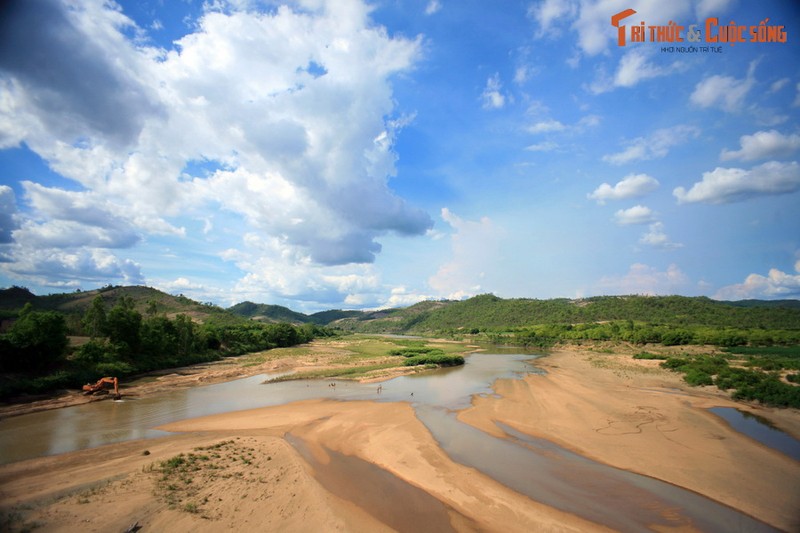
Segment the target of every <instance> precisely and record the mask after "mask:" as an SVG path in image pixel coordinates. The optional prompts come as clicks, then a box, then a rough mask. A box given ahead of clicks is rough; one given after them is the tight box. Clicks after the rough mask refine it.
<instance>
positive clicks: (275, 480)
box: [0, 350, 800, 531]
mask: <svg viewBox="0 0 800 533" xmlns="http://www.w3.org/2000/svg"><path fill="white" fill-rule="evenodd" d="M539 366H542V367H544V368H546V370H547V372H548V373H547V375H544V376H538V375H529V376H527V377H526V378H525V379H522V380H505V381H500V382H498V383H497V384H496V391H497V393H498V395H497V397H481V398H476V399H475V400H474V402H473V406H472V407H471V408H469V409H467V410H465V411H463V412H462V413H461V414H460V419H461V420H462V421H465V422H468V423H470V424H472V425H474V426H476V427H479V428H481V429H483V430H484V431H487V432H491V433H493V434H496V435H498V436H502V435H503V433H502V431H500V430H499V429H498V427H497V426H496V425H495V424H494V422H495V421H499V422H502V423H504V424H506V425H508V426H510V427H512V428H515V429H517V430H519V431H521V432H523V433H527V434H530V435H533V436H537V437H542V438H545V439H549V440H551V441H554V442H556V443H558V444H560V445H562V446H564V447H567V448H569V449H571V450H573V451H576V452H578V453H581V454H583V455H586V456H588V457H591V458H593V459H595V460H598V461H601V462H605V463H608V464H611V465H614V466H617V467H620V468H625V469H629V470H632V471H635V472H638V473H642V474H645V475H649V476H652V477H656V478H659V479H662V480H665V481H668V482H670V483H673V484H676V485H679V486H682V487H686V488H689V489H691V490H693V491H696V492H699V493H701V494H704V495H706V496H709V497H711V498H713V499H715V500H717V501H720V502H723V503H726V504H728V505H730V506H732V507H735V508H737V509H740V510H742V511H743V512H745V513H747V514H750V515H752V516H754V517H756V518H759V519H760V520H763V521H765V522H767V523H770V524H772V525H774V526H776V527H779V528H781V529H784V530H787V531H796V530H798V529H800V522H798V519H799V518H800V517H799V516H798V515H797V512H796V509H797V508H800V505H799V504H800V463H798V462H797V461H794V460H792V459H789V458H787V457H785V456H783V455H781V454H779V453H777V452H773V451H771V450H769V449H766V448H764V447H763V446H761V445H759V444H757V443H755V442H754V441H752V440H750V439H748V438H746V437H744V436H742V435H740V434H738V433H736V432H735V431H733V430H732V429H730V428H729V427H728V426H727V424H725V423H724V422H722V421H720V420H719V419H717V418H716V417H714V416H713V415H711V414H709V413H708V412H707V411H705V408H706V407H709V406H712V405H720V406H728V405H731V406H732V405H736V406H737V407H740V408H741V407H742V405H741V404H734V403H733V402H730V401H729V400H728V399H727V398H726V397H725V395H724V394H721V393H718V392H714V391H711V390H704V389H690V388H688V387H685V386H684V385H683V384H682V382H681V381H680V378H679V377H678V376H677V375H675V374H673V373H670V372H666V371H663V370H662V369H660V368H657V366H655V365H654V364H653V362H648V361H634V360H632V359H630V357H629V355H626V354H622V355H609V354H598V353H594V352H589V351H576V350H566V351H559V352H556V353H554V354H553V355H551V356H549V357H547V358H545V359H543V360H540V362H539ZM749 408H750V409H755V407H749ZM758 412H759V414H761V415H762V416H766V417H767V418H769V419H770V420H772V421H773V422H774V423H775V424H776V425H778V426H779V427H781V428H782V429H784V430H786V431H788V432H790V433H792V434H793V435H795V436H800V413H799V412H798V411H796V410H773V409H758ZM163 429H167V430H170V431H175V432H181V433H180V434H179V435H176V436H171V437H166V438H163V439H155V440H147V441H136V442H127V443H122V444H117V445H111V446H105V447H102V448H98V449H92V450H84V451H80V452H72V453H68V454H63V455H60V456H55V457H46V458H41V459H34V460H30V461H22V462H19V463H14V464H11V465H5V466H2V467H0V502H1V503H2V507H3V511H4V512H5V515H4V516H3V518H2V519H3V520H5V521H6V523H10V524H11V525H12V526H13V527H15V528H18V529H21V528H23V527H25V526H26V525H27V526H31V525H36V524H38V525H39V526H40V530H42V531H77V530H80V531H115V530H117V531H122V530H124V529H125V528H126V527H128V526H130V525H132V524H134V523H137V522H138V524H139V525H140V526H141V527H142V531H190V530H191V531H198V530H199V531H227V530H231V529H234V528H236V529H238V528H245V527H246V528H248V529H255V530H262V531H263V530H270V531H272V530H283V531H311V530H313V531H389V530H392V529H395V530H414V531H425V530H426V529H425V528H426V527H427V528H428V529H427V530H437V531H441V530H443V529H442V524H445V525H448V527H451V528H452V529H454V530H457V531H484V530H488V531H501V530H502V531H591V530H601V529H602V528H601V527H600V526H597V525H595V524H590V523H587V522H585V521H583V520H582V519H580V518H578V517H574V516H571V515H569V514H566V513H564V512H561V511H558V510H556V509H553V508H550V507H547V506H545V505H542V504H539V503H537V502H534V501H532V500H530V499H529V498H527V497H525V496H522V495H520V494H518V493H516V492H514V491H512V490H510V489H508V488H506V487H504V486H502V485H501V484H499V483H497V482H496V481H494V480H493V479H491V478H489V477H487V476H485V475H483V474H481V473H479V472H477V471H475V470H474V469H471V468H468V467H465V466H463V465H460V464H458V463H455V462H453V461H452V460H450V458H449V457H448V456H447V455H446V454H445V453H444V452H443V451H442V450H441V449H440V448H439V446H438V445H437V443H436V442H435V440H434V439H433V438H432V437H431V435H430V433H429V432H428V431H427V429H426V428H425V427H424V425H422V424H421V423H420V422H419V421H418V420H417V419H416V417H415V416H414V412H413V409H412V408H411V406H410V405H408V404H406V403H395V404H391V403H374V402H333V401H322V400H315V401H306V402H299V403H295V404H290V405H286V406H280V407H272V408H265V409H257V410H251V411H243V412H238V413H230V414H224V415H215V416H210V417H204V418H200V419H195V420H187V421H182V422H178V423H174V424H171V425H169V426H167V427H165V428H163ZM287 437H288V440H287ZM219 443H225V444H224V447H223V448H221V449H220V451H219V453H217V455H219V457H218V458H209V459H207V460H206V461H207V462H200V463H198V470H197V471H194V473H193V474H192V475H191V478H192V483H190V484H186V485H181V484H180V483H178V482H177V481H175V483H171V482H170V483H166V484H165V482H164V481H163V478H164V474H163V472H160V471H159V468H158V464H159V461H164V460H166V459H169V458H172V457H175V456H176V455H177V454H180V453H184V454H195V455H212V453H216V452H211V451H210V450H212V449H215V448H213V447H214V446H215V445H218V444H219ZM298 450H300V451H303V452H304V453H303V454H301V453H300V451H298ZM145 451H146V452H147V454H146V455H145ZM185 457H188V455H185ZM343 457H344V458H349V459H348V461H350V462H349V463H348V464H350V465H351V466H352V468H354V469H355V468H358V471H359V472H360V473H361V474H359V479H363V480H364V481H363V483H364V486H363V487H362V486H361V485H359V484H358V483H354V481H353V479H351V478H352V476H347V475H342V473H341V472H339V473H338V474H337V471H336V470H335V469H333V466H329V465H335V464H341V463H342V461H343V459H342V458H343ZM334 459H335V460H334ZM375 467H378V468H375ZM387 476H388V478H387ZM389 478H391V479H389ZM176 479H177V478H176ZM387 479H389V481H391V482H392V486H393V487H394V489H392V490H394V494H397V495H402V496H403V498H406V499H403V500H402V502H401V501H400V500H398V505H396V506H393V505H391V503H393V502H392V501H391V497H390V496H387V497H385V498H381V497H380V494H381V492H380V491H381V490H382V484H383V485H385V484H387V483H388V481H387ZM170 484H172V485H174V486H172V487H171V488H170V487H169V485H170ZM398 487H399V488H398ZM376 494H377V496H376ZM367 496H373V497H372V498H370V497H367ZM398 497H399V496H398ZM387 500H388V501H389V502H390V505H387V504H386V501H387ZM401 504H402V505H401ZM406 505H408V506H412V509H411V510H410V511H409V512H407V513H401V514H400V515H397V513H394V514H393V513H392V508H393V507H394V508H397V507H403V506H406ZM415 517H416V518H415ZM0 523H2V522H0ZM434 525H435V529H434ZM445 530H446V529H445Z"/></svg>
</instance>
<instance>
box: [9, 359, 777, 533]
mask: <svg viewBox="0 0 800 533" xmlns="http://www.w3.org/2000/svg"><path fill="white" fill-rule="evenodd" d="M493 351H495V350H493ZM496 352H497V353H478V354H473V355H470V356H468V357H467V364H466V365H464V366H463V367H458V368H449V369H442V370H439V371H435V372H431V373H425V374H421V375H416V376H402V377H398V378H394V379H392V380H389V381H386V382H384V383H383V384H382V386H381V389H380V392H379V391H378V385H377V384H360V383H354V382H348V381H338V382H336V384H337V386H336V387H331V386H330V384H331V381H329V380H320V381H287V382H279V383H269V384H266V385H265V384H263V382H264V380H265V379H267V378H269V377H270V376H267V375H259V376H253V377H250V378H245V379H240V380H235V381H231V382H227V383H220V384H215V385H209V386H204V387H195V388H190V389H182V390H176V391H171V392H168V393H164V394H159V395H157V396H154V397H152V398H143V399H137V400H133V399H128V400H124V401H121V402H113V401H105V402H95V403H91V404H85V405H81V406H75V407H69V408H64V409H56V410H52V411H44V412H40V413H33V414H30V415H23V416H19V417H12V418H7V419H4V420H1V421H0V462H2V463H8V462H13V461H18V460H22V459H26V458H31V457H39V456H44V455H52V454H57V453H63V452H67V451H71V450H78V449H84V448H90V447H95V446H100V445H103V444H109V443H113V442H121V441H125V440H131V439H137V438H152V437H159V436H163V435H167V433H165V432H162V431H156V430H153V429H152V428H154V427H157V426H159V425H162V424H166V423H169V422H173V421H177V420H183V419H187V418H194V417H199V416H205V415H210V414H217V413H224V412H231V411H236V410H242V409H250V408H256V407H266V406H273V405H281V404H286V403H290V402H294V401H299V400H305V399H314V398H331V399H339V400H373V401H381V402H395V401H408V402H411V404H412V406H413V407H414V408H415V410H416V413H417V416H418V417H419V419H420V420H421V421H422V423H423V424H425V425H426V427H427V428H428V429H429V430H430V431H431V433H432V434H433V436H434V437H435V438H436V440H437V441H438V442H439V443H440V444H441V446H442V447H443V449H444V450H445V451H446V452H447V453H448V455H450V456H451V457H452V458H453V460H455V461H458V462H460V463H462V464H464V465H467V466H471V467H474V468H476V469H477V470H480V471H481V472H483V473H485V474H487V475H489V476H490V477H492V478H494V479H496V480H497V481H499V482H500V483H502V484H504V485H506V486H508V487H510V488H512V489H514V490H516V491H518V492H520V493H522V494H526V495H528V496H530V497H531V498H532V499H534V500H536V501H540V502H543V503H546V504H548V505H551V506H553V507H556V508H558V509H561V510H563V511H566V512H569V513H572V514H576V515H578V516H582V517H584V518H586V519H588V520H591V521H594V522H597V523H601V524H606V525H609V526H611V527H613V528H615V529H617V530H620V531H641V530H642V529H649V528H651V527H653V526H666V527H669V526H673V527H674V526H686V525H689V524H691V525H693V526H694V527H697V528H699V529H701V530H708V531H738V530H741V531H773V528H771V527H769V526H768V525H766V524H764V523H762V522H759V521H758V520H755V519H753V518H751V517H749V516H747V515H744V514H742V513H740V512H738V511H736V510H734V509H731V508H729V507H726V506H724V505H721V504H719V503H717V502H714V501H713V500H710V499H708V498H705V497H703V496H700V495H698V494H696V493H694V492H691V491H687V490H684V489H680V488H678V487H675V486H672V485H669V484H667V483H663V482H660V481H657V480H655V479H652V478H648V477H646V476H641V475H637V474H633V473H630V472H627V471H623V470H619V469H616V468H612V467H609V466H606V465H602V464H599V463H595V462H593V461H590V460H588V459H586V458H584V457H581V456H579V455H576V454H574V453H571V452H568V451H567V450H564V449H561V448H560V447H558V446H556V445H554V444H552V443H549V442H547V441H543V440H539V439H534V438H531V437H529V436H526V435H523V434H520V433H517V432H515V431H514V430H513V429H511V428H504V431H506V433H507V434H508V436H509V438H506V439H498V438H496V437H493V436H491V435H488V434H486V433H484V432H482V431H480V430H478V429H476V428H474V427H472V426H469V425H467V424H464V423H461V422H459V421H458V420H457V419H456V416H455V411H457V410H460V409H463V408H465V407H468V406H469V405H470V403H471V398H472V397H473V395H491V394H494V393H493V390H492V385H493V383H494V382H495V381H496V380H497V379H502V378H506V379H508V378H512V379H513V378H516V377H519V376H522V375H524V374H527V373H530V372H539V370H538V369H536V368H535V367H534V366H531V365H530V364H529V362H528V361H530V360H531V359H533V358H534V357H535V355H534V354H530V353H520V350H519V349H514V350H499V349H498V350H496Z"/></svg>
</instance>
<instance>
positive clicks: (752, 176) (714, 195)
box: [672, 161, 800, 204]
mask: <svg viewBox="0 0 800 533" xmlns="http://www.w3.org/2000/svg"><path fill="white" fill-rule="evenodd" d="M798 190H800V166H798V164H797V162H796V161H792V162H790V163H780V162H777V161H769V162H767V163H764V164H762V165H759V166H757V167H754V168H752V169H750V170H744V169H741V168H722V167H717V168H715V169H714V170H712V171H711V172H704V173H703V179H702V180H701V181H699V182H697V183H695V184H694V185H692V187H691V188H690V189H689V190H688V191H687V190H686V189H685V188H684V187H677V188H676V189H675V190H674V191H673V192H672V194H673V195H675V197H676V198H677V199H678V203H682V204H683V203H695V202H704V203H707V204H727V203H732V202H740V201H744V200H748V199H750V198H754V197H757V196H766V195H776V194H791V193H793V192H796V191H798Z"/></svg>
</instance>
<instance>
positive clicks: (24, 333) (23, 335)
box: [3, 306, 69, 372]
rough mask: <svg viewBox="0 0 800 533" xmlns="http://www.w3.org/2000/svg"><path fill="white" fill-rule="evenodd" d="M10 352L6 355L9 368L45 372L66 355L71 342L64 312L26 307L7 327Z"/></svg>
mask: <svg viewBox="0 0 800 533" xmlns="http://www.w3.org/2000/svg"><path fill="white" fill-rule="evenodd" d="M7 340H8V341H9V344H10V346H11V353H10V354H5V355H4V361H3V366H4V367H5V369H6V370H12V371H21V372H42V371H45V370H48V369H50V368H52V367H54V366H56V364H57V363H59V362H61V361H62V360H63V358H64V352H65V350H66V348H67V344H68V343H69V341H68V339H67V324H66V322H65V321H64V316H63V315H61V314H59V313H56V312H53V311H45V312H42V311H31V310H30V309H27V306H26V308H23V312H21V313H20V318H19V319H17V321H16V322H14V325H12V326H11V329H10V330H9V331H8V335H7Z"/></svg>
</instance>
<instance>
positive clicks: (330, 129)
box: [0, 0, 499, 292]
mask: <svg viewBox="0 0 800 533" xmlns="http://www.w3.org/2000/svg"><path fill="white" fill-rule="evenodd" d="M435 4H436V3H435V2H434V3H431V6H434V5H435ZM206 8H207V10H206V11H205V12H204V13H203V14H202V16H201V17H200V18H199V19H197V20H196V21H194V22H195V24H194V29H193V31H192V32H191V33H189V34H187V35H185V36H184V37H182V38H180V39H179V40H178V41H177V42H176V43H175V47H174V48H173V49H170V50H160V49H154V48H149V47H147V46H145V45H143V44H142V43H145V42H147V41H146V39H139V38H138V37H139V36H142V35H144V30H142V29H141V28H138V27H137V26H136V25H135V24H134V23H133V21H131V20H130V19H128V18H127V17H126V16H125V15H124V14H123V13H122V12H121V11H119V10H118V8H117V7H115V4H113V3H108V2H104V1H102V0H91V1H88V2H82V3H79V4H75V5H72V4H69V6H68V5H67V4H66V3H62V2H58V1H56V2H53V1H44V0H31V2H16V3H15V4H14V5H13V9H11V10H10V11H8V16H6V17H4V19H3V21H2V22H0V24H2V28H0V41H2V42H1V43H0V146H14V145H16V144H17V143H19V142H25V144H26V146H28V147H30V149H32V150H33V151H35V152H36V153H37V154H38V155H40V156H41V157H42V158H43V159H44V160H45V161H46V162H47V164H48V165H49V166H50V167H51V168H52V169H53V170H54V171H56V172H58V173H60V174H61V175H62V176H64V177H66V178H68V179H72V180H74V181H76V182H78V183H80V185H82V186H83V188H84V190H82V191H80V192H68V191H59V190H56V189H55V188H44V187H42V186H37V185H35V184H30V185H28V186H27V189H26V194H27V195H28V197H29V198H30V199H31V202H32V204H33V205H32V207H34V209H35V210H36V213H37V214H36V217H37V218H35V219H30V220H27V221H26V222H25V224H23V225H21V226H20V227H19V228H17V232H21V233H19V235H20V237H21V238H22V240H21V242H18V244H19V247H18V248H15V249H14V250H16V251H15V252H13V253H17V254H23V255H24V252H25V250H26V249H27V248H31V247H34V246H37V245H40V244H42V243H47V245H48V246H51V247H53V248H54V249H63V250H68V249H69V250H70V253H73V252H75V247H76V246H85V249H84V251H85V252H86V253H87V254H89V256H91V254H92V253H93V251H92V250H94V249H108V248H117V249H118V248H123V247H126V246H131V245H134V244H136V242H137V241H138V240H139V239H141V238H142V237H146V236H147V235H150V234H167V235H171V236H174V237H176V238H182V237H184V236H186V230H185V229H184V228H183V227H182V226H180V223H176V219H178V218H180V217H184V216H185V217H191V218H192V219H193V220H197V219H201V218H203V217H207V215H208V210H209V209H214V210H221V211H223V212H225V213H226V217H224V218H219V219H215V224H214V225H213V227H212V226H208V225H207V226H206V228H207V229H208V235H206V236H204V237H205V238H208V239H212V238H215V237H216V236H224V238H226V239H229V238H230V237H229V235H230V234H235V235H239V236H240V235H242V233H244V232H252V233H255V234H258V235H260V236H261V237H262V238H263V239H265V240H271V242H273V243H275V245H274V246H272V247H269V248H261V250H262V253H264V254H266V255H265V256H263V257H261V258H258V259H263V260H264V261H265V262H269V261H272V260H275V261H277V262H279V263H280V264H282V265H284V266H285V267H287V268H289V269H291V265H292V264H303V265H305V264H311V263H313V264H316V265H321V266H326V265H327V266H331V267H336V266H338V265H347V264H353V263H369V262H372V261H374V260H375V256H376V254H378V253H379V252H380V249H381V245H380V243H379V242H378V239H379V238H380V237H381V236H382V235H384V234H386V233H388V232H392V233H396V234H401V235H424V234H425V232H426V231H427V230H429V229H430V228H431V227H432V224H433V222H432V219H431V217H430V216H429V215H428V214H427V213H426V212H424V211H423V210H421V209H417V208H415V207H413V206H411V205H409V204H408V203H407V202H406V201H405V200H403V199H402V198H400V197H399V196H397V195H396V194H395V193H394V192H393V191H392V189H391V187H390V186H389V181H390V180H391V179H392V178H393V177H394V176H395V173H396V169H395V164H396V159H397V156H396V154H395V152H394V142H395V139H396V135H397V134H398V132H399V131H400V130H401V129H402V127H403V126H404V125H405V124H407V122H408V120H413V118H411V119H407V118H406V117H398V116H396V115H395V102H394V100H393V97H392V87H391V77H392V76H393V75H395V74H397V73H399V72H403V71H407V70H408V69H410V68H412V67H413V65H414V63H415V62H416V61H417V59H418V58H419V56H420V53H421V41H420V40H419V39H407V38H404V37H392V36H390V35H388V34H387V32H386V30H385V29H384V28H382V27H380V26H377V25H375V24H374V23H373V22H372V21H371V20H370V19H369V12H370V8H369V6H367V5H366V4H364V3H363V2H361V1H359V0H341V1H340V0H336V1H333V0H331V1H320V2H314V3H306V4H304V5H303V8H302V9H300V8H297V9H295V8H292V7H288V6H281V7H278V8H276V9H274V10H269V11H265V12H259V11H258V10H256V9H252V10H246V11H245V10H239V9H237V7H236V4H230V5H226V8H225V9H211V8H210V4H209V5H207V6H206ZM6 30H7V31H6ZM131 35H134V36H136V37H135V38H131V37H130V36H131ZM67 49H68V50H70V51H71V52H72V51H73V50H74V53H70V54H64V53H63V50H67ZM37 58H40V59H41V60H39V59H37ZM498 90H499V88H498ZM198 162H199V163H200V164H199V165H198ZM198 166H205V167H207V168H211V170H210V171H202V172H199V171H195V170H192V169H194V168H197V167H198ZM90 204H91V205H90ZM225 220H235V221H236V222H238V223H242V224H244V231H242V228H241V227H236V228H231V227H228V226H227V225H226V224H224V223H223V222H224V221H225ZM101 221H102V222H101ZM81 232H83V233H84V235H83V236H80V235H79V233H81ZM239 238H240V237H237V239H239ZM234 244H235V245H236V246H239V247H246V245H244V244H243V243H234ZM68 245H69V246H70V248H67V246H68ZM240 245H241V246H240ZM26 247H27V248H26ZM76 253H77V252H76ZM285 258H292V261H294V263H292V262H287V261H285ZM21 264H23V260H22V256H20V265H21ZM26 264H27V263H26ZM250 264H252V265H253V266H254V268H257V267H258V266H260V265H261V263H260V261H255V260H254V261H252V262H251V263H250ZM17 271H20V270H19V269H17ZM254 279H261V278H259V277H258V276H255V278H254ZM263 281H264V282H269V280H268V279H263ZM323 292H324V291H323Z"/></svg>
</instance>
